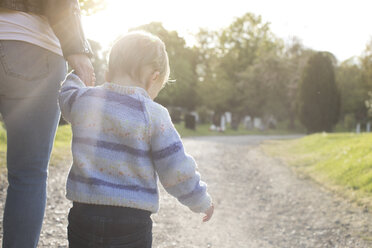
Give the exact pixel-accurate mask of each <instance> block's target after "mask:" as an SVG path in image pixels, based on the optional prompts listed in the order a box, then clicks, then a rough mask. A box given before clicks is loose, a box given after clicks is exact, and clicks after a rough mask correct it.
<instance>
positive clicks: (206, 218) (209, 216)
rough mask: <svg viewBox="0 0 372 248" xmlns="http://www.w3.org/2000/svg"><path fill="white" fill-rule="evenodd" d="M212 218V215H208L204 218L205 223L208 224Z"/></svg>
mask: <svg viewBox="0 0 372 248" xmlns="http://www.w3.org/2000/svg"><path fill="white" fill-rule="evenodd" d="M211 217H212V215H206V216H204V217H203V222H207V221H208V220H210V219H211Z"/></svg>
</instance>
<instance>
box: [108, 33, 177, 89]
mask: <svg viewBox="0 0 372 248" xmlns="http://www.w3.org/2000/svg"><path fill="white" fill-rule="evenodd" d="M147 66H150V68H151V69H152V70H153V71H154V72H155V71H158V72H159V73H160V75H159V80H160V81H161V82H162V83H165V82H166V81H168V79H169V72H170V69H169V59H168V54H167V51H166V50H165V45H164V42H163V41H162V40H161V39H160V38H159V37H157V36H155V35H153V34H150V33H147V32H143V31H133V32H129V33H128V34H126V35H124V36H123V37H121V38H120V39H119V40H118V41H116V42H115V44H114V45H113V47H112V48H111V52H110V56H109V63H108V73H109V75H110V78H112V79H114V78H116V77H120V76H123V75H127V76H130V77H131V78H132V80H135V81H138V82H139V81H140V80H141V79H142V76H143V72H144V69H145V67H147ZM141 83H143V82H141Z"/></svg>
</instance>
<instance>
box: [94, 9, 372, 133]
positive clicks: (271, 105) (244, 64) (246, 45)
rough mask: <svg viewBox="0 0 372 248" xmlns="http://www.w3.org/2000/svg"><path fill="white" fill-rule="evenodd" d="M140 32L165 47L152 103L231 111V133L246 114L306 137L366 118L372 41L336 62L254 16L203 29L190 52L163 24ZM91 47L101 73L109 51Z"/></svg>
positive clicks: (371, 86)
mask: <svg viewBox="0 0 372 248" xmlns="http://www.w3.org/2000/svg"><path fill="white" fill-rule="evenodd" d="M138 29H141V30H146V31H148V32H151V33H153V34H155V35H157V36H159V37H160V38H161V39H162V40H163V41H164V43H165V44H166V47H167V51H168V54H169V60H170V66H171V75H170V78H171V79H172V80H171V81H170V82H169V83H168V86H167V87H166V88H165V89H164V90H163V91H161V93H160V95H159V97H158V98H157V99H156V101H158V102H159V103H161V104H163V105H165V106H167V107H180V108H182V109H184V110H186V111H197V112H199V113H200V114H203V113H206V112H208V111H213V113H214V114H221V113H224V112H226V111H228V112H231V113H232V121H233V123H232V126H233V127H237V126H238V123H239V122H240V121H241V120H242V118H244V116H250V117H251V118H255V117H257V118H261V119H265V118H268V117H270V118H275V119H276V120H277V121H279V122H287V123H288V128H289V129H294V128H295V127H296V125H297V126H298V125H299V124H298V123H300V122H301V123H302V125H303V126H305V127H306V129H307V130H308V132H310V133H311V132H319V131H331V130H332V129H333V128H334V126H335V125H336V124H337V123H338V125H339V126H341V127H343V128H344V129H345V130H346V129H351V128H352V127H353V126H354V125H355V123H356V122H366V121H368V119H369V112H370V111H369V107H370V106H372V99H371V98H372V96H371V94H369V92H372V40H371V41H370V43H369V44H368V45H367V46H366V48H365V51H364V52H363V54H362V55H360V56H355V57H353V58H351V59H349V60H346V61H343V62H339V61H337V60H336V58H335V56H333V55H332V54H331V53H330V52H325V51H314V50H311V49H309V48H306V47H305V46H304V45H303V44H302V42H301V41H300V40H299V39H298V38H292V39H291V40H289V41H283V40H282V39H280V38H278V37H277V36H276V35H275V34H274V33H273V32H272V31H271V30H270V25H269V23H267V22H264V21H263V20H262V18H261V16H259V15H255V14H252V13H247V14H245V15H243V16H241V17H239V18H236V19H235V20H234V21H233V22H232V23H231V24H230V25H229V26H227V27H226V28H223V29H220V30H208V29H200V31H199V32H198V33H197V34H196V36H195V39H196V43H195V44H194V45H193V46H192V47H190V46H188V45H187V44H186V42H185V40H184V38H182V37H180V36H179V34H178V33H177V32H176V31H169V30H166V29H165V28H164V27H163V25H162V24H161V23H158V22H153V23H150V24H146V25H143V26H140V27H136V28H133V30H138ZM91 43H92V44H93V49H94V50H95V51H96V56H95V58H94V61H93V62H94V65H95V67H96V71H97V72H100V71H103V68H104V67H105V64H106V54H107V51H102V48H101V47H100V46H99V44H98V43H96V42H94V41H92V42H91ZM97 77H98V78H99V80H103V76H102V75H98V76H97ZM369 103H370V104H369Z"/></svg>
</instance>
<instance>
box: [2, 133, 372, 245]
mask: <svg viewBox="0 0 372 248" xmlns="http://www.w3.org/2000/svg"><path fill="white" fill-rule="evenodd" d="M274 138H278V137H274V136H244V137H209V138H192V139H191V138H190V139H185V140H184V143H185V146H186V150H187V151H188V152H189V153H190V154H191V155H193V156H194V157H195V159H196V161H197V162H198V164H199V170H200V172H201V174H202V177H203V179H204V180H205V181H206V182H207V183H208V185H209V191H210V193H211V195H212V197H213V198H214V201H215V205H216V209H215V215H214V217H213V218H212V220H211V221H210V222H208V223H202V222H201V219H202V215H197V214H193V213H192V212H190V211H189V210H188V209H187V208H186V207H184V206H182V205H180V204H179V203H178V202H177V200H175V199H174V198H172V197H171V196H169V195H167V194H166V193H165V192H164V190H162V195H161V204H160V206H161V209H160V211H159V213H158V214H156V215H153V221H154V228H153V237H154V242H153V247H154V248H173V247H174V248H175V247H177V248H201V247H219V248H243V247H244V248H255V247H260V248H262V247H263V248H266V247H283V248H290V247H294V248H300V247H309V248H315V247H322V248H323V247H345V248H346V247H347V248H352V247H372V241H371V237H372V215H371V214H370V213H368V211H367V210H365V209H362V208H358V207H356V206H353V205H352V204H350V203H348V202H346V201H344V200H342V199H339V198H337V197H336V196H334V195H332V194H331V193H330V192H327V191H326V190H324V189H322V188H321V187H320V186H319V185H317V184H315V183H313V182H312V181H310V180H308V179H305V178H301V177H299V176H297V175H295V174H294V173H293V171H292V170H291V169H290V168H288V167H287V166H285V165H283V164H282V163H281V162H279V161H278V160H275V159H273V158H270V157H267V156H265V154H264V153H263V152H262V151H261V150H260V148H259V146H258V145H259V143H260V142H261V141H262V140H264V139H274ZM287 138H291V137H287ZM70 160H71V158H67V159H66V161H64V162H63V163H61V164H58V165H55V166H51V167H50V173H49V188H48V190H49V194H48V195H49V199H48V206H47V211H46V218H45V221H44V226H43V231H42V234H41V237H40V243H39V247H67V241H66V225H67V211H68V209H69V207H70V203H69V202H68V201H67V200H66V199H65V197H64V184H65V180H66V174H67V171H68V167H69V164H70ZM0 179H1V181H0V183H1V185H0V189H1V191H0V198H1V201H0V207H1V209H2V208H3V204H4V197H5V183H4V182H5V178H4V175H2V176H0ZM366 237H369V240H370V241H368V239H367V238H366Z"/></svg>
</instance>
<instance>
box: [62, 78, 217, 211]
mask: <svg viewBox="0 0 372 248" xmlns="http://www.w3.org/2000/svg"><path fill="white" fill-rule="evenodd" d="M59 104H60V108H61V111H62V115H63V117H64V118H65V119H66V120H67V121H68V122H70V123H71V128H72V134H73V138H72V155H73V163H72V166H71V169H70V172H69V175H68V179H67V185H66V188H67V193H66V195H67V198H68V199H70V200H71V201H76V202H82V203H88V204H100V205H111V206H123V207H131V208H138V209H143V210H148V211H151V212H153V213H155V212H157V211H158V210H159V189H158V186H157V185H158V179H160V182H161V183H162V185H163V186H164V188H165V190H166V191H167V192H168V193H170V194H171V195H173V196H174V197H176V198H177V199H178V200H179V201H180V202H181V203H182V204H184V205H186V206H188V207H189V208H190V209H191V210H192V211H194V212H205V211H206V210H207V209H208V208H209V207H210V205H211V198H210V196H209V195H208V193H207V186H206V184H205V183H204V182H202V181H201V180H200V174H199V173H198V172H197V170H196V163H195V161H194V159H193V158H192V157H191V156H189V155H188V154H186V153H185V151H184V148H183V144H182V141H181V139H180V136H179V135H178V133H177V131H176V130H175V128H174V126H173V124H172V122H171V119H170V116H169V113H168V111H167V109H166V108H164V107H163V106H161V105H159V104H157V103H155V102H154V101H152V100H151V99H150V97H149V96H148V94H147V92H146V91H145V90H144V89H142V88H139V87H127V86H121V85H117V84H113V83H105V84H104V85H102V86H97V87H85V86H84V84H83V83H82V82H81V81H80V79H79V78H78V77H77V76H76V75H74V74H69V75H68V76H67V78H66V80H65V82H64V83H63V85H62V88H61V91H60V95H59Z"/></svg>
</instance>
